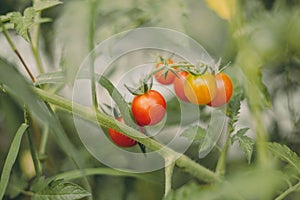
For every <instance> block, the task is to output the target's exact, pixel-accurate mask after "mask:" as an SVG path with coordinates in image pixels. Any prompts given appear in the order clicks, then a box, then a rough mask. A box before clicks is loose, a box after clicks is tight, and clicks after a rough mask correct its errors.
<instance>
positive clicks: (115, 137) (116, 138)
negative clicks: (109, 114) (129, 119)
mask: <svg viewBox="0 0 300 200" xmlns="http://www.w3.org/2000/svg"><path fill="white" fill-rule="evenodd" d="M117 120H118V121H120V122H122V123H124V120H123V118H122V117H119V118H118V119H117ZM108 133H109V136H110V138H111V140H112V141H113V142H114V143H115V144H116V145H118V146H120V147H132V146H134V145H136V144H137V142H136V141H135V140H133V139H131V138H130V137H127V136H126V135H124V134H122V133H120V132H118V131H116V130H115V129H113V128H109V129H108Z"/></svg>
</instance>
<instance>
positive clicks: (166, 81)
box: [154, 59, 176, 85]
mask: <svg viewBox="0 0 300 200" xmlns="http://www.w3.org/2000/svg"><path fill="white" fill-rule="evenodd" d="M168 64H173V60H171V59H168ZM163 65H164V62H159V63H157V64H156V66H155V69H158V68H160V67H162V66H163ZM154 77H155V79H156V80H157V82H159V83H160V84H163V85H170V84H172V83H173V81H174V78H175V77H176V76H175V74H174V73H172V72H170V71H168V72H167V76H165V74H164V70H161V71H158V72H156V73H155V74H154Z"/></svg>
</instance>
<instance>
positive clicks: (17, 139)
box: [0, 124, 28, 199]
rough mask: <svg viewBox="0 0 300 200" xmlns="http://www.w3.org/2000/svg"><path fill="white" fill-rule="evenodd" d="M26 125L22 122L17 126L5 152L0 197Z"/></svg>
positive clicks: (4, 189) (0, 180) (0, 197)
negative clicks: (6, 152)
mask: <svg viewBox="0 0 300 200" xmlns="http://www.w3.org/2000/svg"><path fill="white" fill-rule="evenodd" d="M27 127H28V125H27V124H22V125H21V126H20V127H19V129H18V131H17V133H16V135H15V137H14V139H13V141H12V143H11V146H10V148H9V151H8V154H7V157H6V160H5V163H4V166H3V170H2V174H1V179H0V199H2V198H3V196H4V193H5V191H6V187H7V184H8V182H9V177H10V174H11V170H12V167H13V165H14V163H15V161H16V158H17V155H18V153H19V148H20V144H21V140H22V136H23V134H24V132H25V131H26V129H27Z"/></svg>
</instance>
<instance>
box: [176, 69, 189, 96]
mask: <svg viewBox="0 0 300 200" xmlns="http://www.w3.org/2000/svg"><path fill="white" fill-rule="evenodd" d="M188 75H189V73H188V72H186V71H181V72H178V73H177V77H175V79H174V83H173V84H174V91H175V94H176V96H177V97H178V98H179V99H181V100H182V101H185V102H189V100H188V98H187V97H186V96H185V93H184V82H185V80H186V77H187V76H188Z"/></svg>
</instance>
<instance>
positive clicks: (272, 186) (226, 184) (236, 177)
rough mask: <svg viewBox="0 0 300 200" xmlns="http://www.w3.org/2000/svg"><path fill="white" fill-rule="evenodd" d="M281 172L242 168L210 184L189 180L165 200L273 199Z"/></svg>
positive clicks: (279, 182) (280, 184)
mask: <svg viewBox="0 0 300 200" xmlns="http://www.w3.org/2000/svg"><path fill="white" fill-rule="evenodd" d="M282 176H283V174H282V173H281V172H280V171H278V170H273V169H259V168H254V169H243V170H242V171H238V172H236V173H234V174H232V175H230V176H228V177H227V179H226V181H222V182H220V183H218V184H215V185H212V186H206V185H205V186H203V185H199V184H197V183H195V182H189V183H188V184H185V185H184V186H182V187H181V188H179V189H177V190H176V191H173V192H172V193H170V195H168V197H167V198H166V200H182V199H189V200H199V199H205V200H219V199H222V200H236V199H274V198H273V197H274V194H276V193H277V192H278V190H279V189H280V188H282V186H283V185H284V184H286V183H285V182H284V181H283V178H282Z"/></svg>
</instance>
